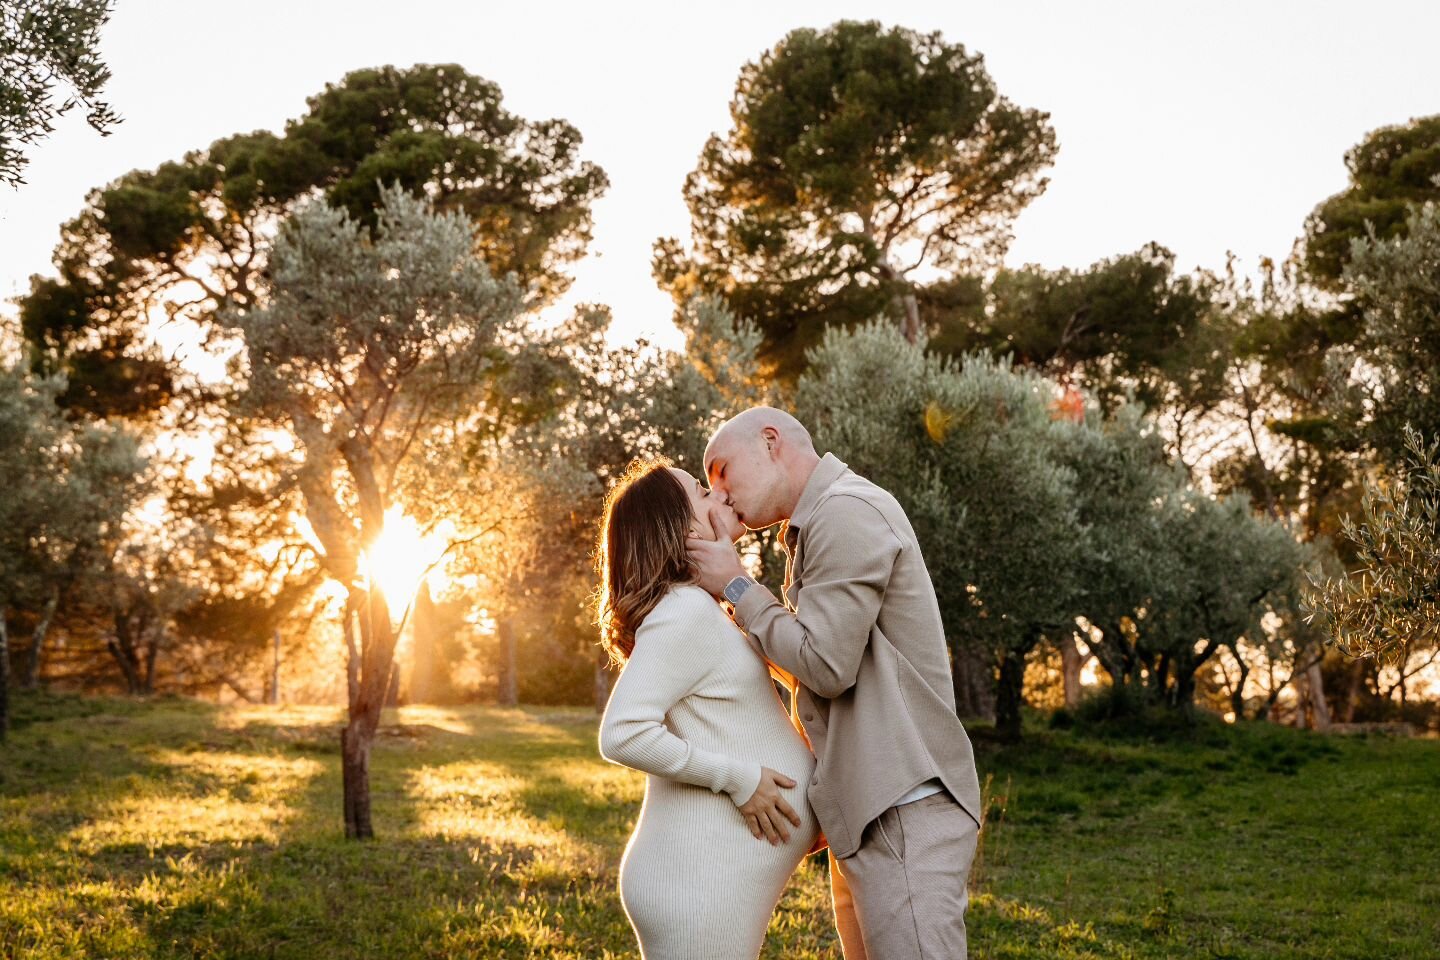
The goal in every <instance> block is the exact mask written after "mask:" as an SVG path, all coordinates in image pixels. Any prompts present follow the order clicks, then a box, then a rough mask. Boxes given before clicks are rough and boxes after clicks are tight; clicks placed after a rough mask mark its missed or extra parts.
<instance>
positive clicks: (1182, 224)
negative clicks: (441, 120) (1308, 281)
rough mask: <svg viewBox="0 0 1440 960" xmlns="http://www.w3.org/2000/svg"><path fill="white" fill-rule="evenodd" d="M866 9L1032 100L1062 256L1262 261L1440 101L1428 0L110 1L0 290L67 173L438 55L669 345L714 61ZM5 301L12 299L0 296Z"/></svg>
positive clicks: (590, 266) (1013, 255)
mask: <svg viewBox="0 0 1440 960" xmlns="http://www.w3.org/2000/svg"><path fill="white" fill-rule="evenodd" d="M841 18H855V19H869V18H878V19H881V20H882V21H883V22H885V23H886V24H902V25H905V26H908V27H911V28H914V29H918V30H927V31H928V30H936V29H938V30H941V31H942V32H943V33H944V35H945V37H946V38H947V39H948V40H950V41H952V42H960V43H963V44H965V45H966V46H967V47H969V48H971V49H974V50H979V51H980V52H982V53H984V54H985V57H986V62H987V64H988V66H989V69H990V72H991V75H992V76H993V77H994V78H995V80H996V82H997V84H998V86H999V88H1000V90H1001V92H1002V93H1003V94H1005V95H1006V96H1008V97H1010V98H1011V99H1012V100H1014V101H1015V102H1017V103H1019V104H1022V105H1024V106H1028V107H1035V108H1039V109H1042V110H1047V111H1049V112H1050V114H1051V118H1052V122H1053V124H1054V126H1055V128H1056V131H1057V135H1058V138H1059V142H1060V154H1059V158H1058V161H1057V163H1056V165H1055V167H1054V168H1053V169H1052V170H1051V173H1050V176H1051V185H1050V189H1049V191H1048V192H1047V193H1046V194H1045V196H1043V197H1042V198H1040V199H1039V200H1038V201H1036V202H1035V203H1034V204H1033V205H1032V206H1031V207H1030V208H1029V209H1028V210H1027V211H1026V212H1025V213H1024V214H1023V215H1022V216H1021V217H1020V219H1019V221H1018V223H1017V225H1016V231H1015V232H1016V242H1015V244H1014V246H1013V247H1012V249H1011V252H1010V256H1009V262H1010V263H1012V264H1021V263H1026V262H1037V263H1040V264H1043V265H1045V266H1049V267H1058V266H1072V267H1080V266H1084V265H1086V264H1089V263H1091V262H1093V261H1094V260H1097V259H1099V258H1101V257H1106V256H1110V255H1113V254H1117V253H1122V252H1127V251H1131V250H1134V249H1135V248H1137V247H1139V246H1140V245H1141V244H1143V243H1146V242H1148V241H1151V240H1156V241H1159V242H1161V243H1163V244H1165V245H1167V246H1169V247H1170V248H1171V249H1173V250H1174V251H1175V252H1176V253H1177V254H1178V256H1179V262H1180V266H1181V267H1182V269H1189V268H1192V267H1195V266H1207V267H1212V268H1215V267H1219V266H1221V265H1222V264H1223V263H1224V259H1225V254H1226V251H1227V250H1230V251H1234V252H1235V253H1236V254H1238V255H1239V256H1240V257H1241V259H1242V261H1243V262H1244V264H1245V265H1246V267H1247V268H1249V267H1250V266H1252V265H1253V263H1254V262H1255V260H1256V259H1257V258H1258V257H1259V256H1261V255H1273V256H1277V257H1283V256H1284V255H1285V254H1287V253H1288V252H1289V250H1290V247H1291V244H1292V243H1293V241H1294V239H1295V238H1296V236H1298V235H1299V233H1300V231H1301V225H1302V223H1303V221H1304V218H1305V216H1306V214H1307V213H1309V211H1310V210H1311V209H1312V208H1313V207H1314V206H1315V204H1316V203H1318V202H1319V201H1320V200H1322V199H1323V198H1324V197H1326V196H1328V195H1329V194H1331V193H1334V192H1335V191H1337V190H1339V189H1341V188H1342V187H1343V186H1344V184H1345V170H1344V166H1343V163H1342V157H1343V154H1344V152H1345V150H1346V149H1347V148H1349V147H1350V146H1352V145H1353V144H1355V143H1356V142H1358V141H1359V140H1360V139H1361V137H1363V136H1364V134H1365V133H1366V132H1367V131H1369V130H1372V129H1374V128H1375V127H1378V126H1382V125H1386V124H1391V123H1397V122H1403V121H1405V120H1407V119H1409V118H1410V117H1414V116H1423V115H1426V114H1431V113H1436V112H1440V57H1437V56H1436V55H1435V46H1434V43H1435V38H1436V37H1437V36H1440V4H1435V3H1432V2H1427V0H1413V2H1396V0H1389V2H1385V0H1376V2H1370V3H1366V4H1363V5H1361V4H1357V3H1355V2H1353V0H1349V2H1317V0H1306V2H1284V3H1282V2H1264V0H1248V2H1209V3H1203V4H1202V3H1177V2H1171V3H1156V2H1153V0H1150V2H1135V3H1132V2H1107V3H1080V2H1058V0H1057V2H1050V3H1036V2H1028V3H1026V2H1003V3H1002V2H995V0H989V2H986V3H974V2H960V0H951V2H943V3H942V2H930V3H922V2H903V0H887V2H885V3H883V4H882V3H878V2H874V0H872V2H869V3H861V2H849V0H846V2H830V3H816V2H787V3H781V2H775V0H770V2H766V3H753V2H734V3H729V4H704V5H692V4H677V3H643V4H642V3H609V4H606V3H596V2H594V0H590V2H587V3H574V2H558V0H552V2H549V3H544V4H524V3H507V4H481V3H473V2H449V3H444V2H425V0H407V2H405V3H395V2H394V0H386V2H344V3H342V2H319V0H304V2H297V0H286V2H272V0H249V2H247V3H246V4H245V5H244V6H243V9H239V8H237V7H235V5H234V4H231V3H223V4H222V3H215V2H208V0H206V2H202V0H184V2H177V0H119V4H118V10H117V11H116V14H115V16H114V18H113V20H112V21H111V23H110V24H109V26H108V28H107V30H106V32H105V34H104V39H103V44H102V49H103V53H104V57H105V60H106V62H107V63H108V64H109V66H110V68H111V70H112V71H113V74H114V78H113V80H112V81H111V83H110V84H109V86H108V88H107V91H106V92H107V95H108V99H109V100H110V101H111V102H112V103H113V105H114V106H115V108H116V109H117V110H118V111H119V112H120V113H121V114H122V115H123V116H124V117H125V122H124V123H123V124H121V125H120V126H119V127H118V128H117V129H116V132H115V133H114V134H113V135H112V136H110V137H108V138H103V139H102V138H100V137H99V136H97V135H95V134H94V133H93V132H92V131H91V130H90V129H89V127H88V126H86V124H85V123H84V120H83V118H82V117H81V116H80V115H79V114H78V113H75V114H72V115H70V116H68V117H67V118H66V119H65V120H64V121H62V123H61V125H60V127H59V129H58V130H57V132H56V133H55V134H54V135H53V136H52V137H51V138H50V139H49V140H47V141H46V142H44V143H43V144H42V145H41V146H40V147H38V148H34V149H32V150H31V151H30V157H31V160H32V162H31V165H30V167H29V168H28V170H27V171H26V177H27V179H28V180H29V183H28V184H27V185H26V186H24V187H22V188H21V189H20V190H19V191H18V192H17V191H9V190H4V191H3V192H0V298H5V299H8V298H10V297H12V296H14V295H16V294H18V293H20V292H22V291H23V290H25V289H27V282H26V281H27V278H28V276H29V275H30V274H32V273H35V272H48V271H49V270H50V269H51V268H50V263H49V257H50V251H51V249H52V247H53V245H54V242H55V240H56V238H57V228H58V226H59V224H60V223H61V222H62V221H63V220H65V219H67V218H69V217H71V216H73V215H74V214H75V213H76V211H78V210H79V208H80V206H81V203H82V201H83V199H84V196H85V193H86V191H87V190H88V189H90V188H92V187H94V186H97V185H100V184H103V183H105V182H107V181H109V180H111V179H112V178H114V177H117V176H120V175H121V174H124V173H125V172H127V171H129V170H131V169H134V168H137V167H143V168H151V167H154V166H155V165H157V164H159V163H161V162H163V161H166V160H170V159H177V158H179V157H180V156H181V155H182V154H183V153H184V152H185V151H187V150H190V149H194V148H198V147H203V146H205V145H207V144H209V143H210V142H211V141H212V140H215V139H218V138H220V137H223V136H227V135H230V134H233V133H236V132H239V131H246V130H253V129H259V128H267V129H279V128H280V127H281V126H282V124H283V123H284V121H285V120H286V119H287V118H290V117H294V116H297V115H299V114H300V113H301V112H302V111H303V110H304V100H305V97H306V96H308V95H310V94H312V93H315V92H317V91H319V90H320V89H321V88H322V87H323V86H324V84H325V83H326V82H330V81H336V80H338V79H339V78H340V77H341V76H342V75H343V74H344V73H345V72H347V71H349V70H353V69H357V68H361V67H369V66H376V65H380V64H396V65H404V66H408V65H410V64H413V63H417V62H419V63H436V62H457V63H460V64H462V65H463V66H465V67H466V68H467V69H469V70H471V71H472V72H474V73H478V74H480V75H481V76H484V77H487V78H489V79H491V80H493V81H495V82H497V83H498V84H499V85H500V87H501V89H502V90H503V91H504V93H505V96H506V104H507V106H508V107H509V109H511V110H512V111H515V112H517V113H519V114H520V115H522V116H525V117H528V118H531V119H540V118H547V117H563V118H565V119H567V120H569V121H570V122H572V123H573V124H575V125H576V126H577V127H578V128H579V130H580V132H581V133H582V134H583V135H584V137H585V153H584V155H585V156H586V157H587V158H588V159H590V160H593V161H595V162H597V163H599V164H600V165H601V166H602V167H603V168H604V169H605V170H606V171H607V172H608V173H609V175H610V179H611V182H612V186H611V189H610V191H609V193H608V194H607V195H606V196H605V197H604V199H602V200H601V201H600V202H599V203H598V204H597V205H596V207H595V239H594V243H593V244H592V246H591V254H590V256H589V257H588V258H587V259H586V260H585V261H584V262H583V263H582V264H580V265H579V267H578V268H577V269H576V271H575V275H576V283H575V286H574V288H573V289H572V291H571V294H570V295H569V297H568V300H569V302H572V303H573V302H583V301H589V302H601V303H608V304H610V305H611V306H612V307H613V308H614V311H615V317H616V330H615V335H616V339H627V340H628V339H630V338H633V337H635V336H638V335H646V336H649V337H650V338H651V339H652V340H656V341H658V342H659V343H661V344H663V345H665V346H676V345H678V341H679V337H678V335H677V334H676V332H675V330H674V328H673V326H672V325H671V322H670V313H671V306H670V301H669V299H668V297H666V296H665V295H664V294H662V293H661V292H660V291H658V290H657V289H656V287H655V285H654V282H653V280H652V279H651V277H650V266H649V264H650V251H651V244H652V243H653V242H654V240H655V239H656V238H657V237H659V236H663V235H681V236H688V218H687V215H686V211H685V207H684V203H683V202H682V199H681V194H680V189H681V185H682V182H683V180H684V178H685V175H686V174H687V173H688V172H689V171H690V170H691V169H692V168H693V167H694V164H695V159H696V156H697V154H698V152H699V150H700V147H701V145H702V144H703V143H704V141H705V139H706V137H707V136H708V135H709V134H710V133H711V132H712V131H716V130H723V129H725V128H727V127H728V124H729V116H728V113H727V106H728V104H729V100H730V95H731V92H732V89H733V86H734V82H735V77H736V74H737V72H738V70H739V68H740V66H741V64H742V63H744V62H745V61H747V60H750V59H753V58H754V57H756V56H757V55H758V54H759V53H760V52H761V51H762V50H764V49H766V48H768V47H770V46H771V45H773V44H774V43H775V42H776V41H778V40H779V39H780V38H781V37H783V36H784V35H785V33H786V32H787V31H788V30H791V29H793V28H795V27H799V26H813V27H824V26H826V25H828V24H830V23H832V22H833V21H835V20H837V19H841ZM4 310H5V312H6V313H9V312H10V311H11V308H10V307H8V306H7V307H5V308H4Z"/></svg>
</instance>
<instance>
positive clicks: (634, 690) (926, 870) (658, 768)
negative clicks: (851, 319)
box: [598, 407, 980, 960]
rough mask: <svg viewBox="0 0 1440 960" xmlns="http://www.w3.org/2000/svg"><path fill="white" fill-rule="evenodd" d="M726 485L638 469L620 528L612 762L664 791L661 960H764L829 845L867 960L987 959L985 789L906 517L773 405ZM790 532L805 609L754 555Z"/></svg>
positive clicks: (719, 457) (744, 420) (636, 858)
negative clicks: (982, 906)
mask: <svg viewBox="0 0 1440 960" xmlns="http://www.w3.org/2000/svg"><path fill="white" fill-rule="evenodd" d="M704 470H705V477H706V480H707V483H708V488H707V486H706V485H702V484H701V482H700V481H699V480H698V479H697V478H695V477H692V476H691V475H690V474H688V473H686V472H685V471H684V470H680V469H678V468H676V467H674V466H671V465H670V464H669V462H668V461H666V460H663V459H658V460H653V461H637V462H635V463H633V464H631V466H630V469H629V470H628V471H627V472H626V474H625V476H624V477H623V478H622V479H621V480H620V481H619V482H618V483H617V484H616V485H615V486H614V487H613V488H612V489H611V491H610V492H609V495H608V496H607V498H606V505H605V517H604V524H603V528H602V531H601V535H600V544H599V551H598V561H599V567H600V571H601V576H602V581H603V582H602V584H601V595H600V617H599V622H600V630H601V642H602V644H603V645H604V647H605V648H606V650H607V651H608V652H609V654H610V657H611V659H612V660H613V661H614V662H616V663H617V664H621V665H623V669H622V670H621V672H620V676H619V678H618V679H617V680H616V682H615V688H614V690H613V691H612V692H611V696H610V701H609V704H608V705H607V707H606V709H605V715H604V717H603V719H602V720H601V723H600V752H601V754H602V755H603V756H604V757H605V758H606V759H607V760H609V761H611V762H613V763H617V764H622V765H624V766H627V767H631V768H633V769H636V770H641V771H644V772H645V773H646V774H647V777H646V782H645V801H644V804H643V805H642V807H641V810H640V816H639V818H638V820H637V822H636V824H635V829H634V832H633V833H632V834H631V836H630V840H629V843H628V844H627V845H626V848H625V854H624V858H623V859H622V862H621V865H620V878H619V879H620V882H619V886H620V901H621V903H622V905H623V906H624V908H625V913H626V915H627V916H628V917H629V919H630V923H631V925H632V926H633V927H634V929H635V935H636V937H637V938H638V940H639V944H640V952H641V955H642V957H643V958H644V960H754V958H755V957H757V956H758V955H759V953H760V950H761V948H762V947H763V945H764V941H765V931H766V928H767V927H768V926H769V924H770V918H771V915H772V914H773V913H774V912H775V906H776V904H777V903H778V902H779V900H780V896H781V894H782V893H783V892H784V889H785V885H786V883H787V882H788V881H789V878H790V875H791V874H792V873H793V872H794V871H795V868H796V867H797V866H798V865H799V864H800V861H801V860H803V859H804V858H805V856H806V855H807V854H809V853H813V852H816V851H819V850H821V849H824V848H825V847H826V846H828V847H829V857H828V859H829V868H830V871H829V872H830V886H831V896H832V900H833V905H834V914H835V925H836V929H837V931H838V934H839V938H840V943H841V947H842V949H843V951H844V956H845V960H866V958H870V960H911V958H914V960H920V958H922V957H923V958H943V960H957V958H964V957H965V955H966V942H965V908H966V905H967V903H968V896H967V892H966V882H967V880H968V878H969V874H970V866H971V863H972V861H973V860H974V856H975V847H976V841H977V839H978V836H979V824H980V787H979V781H978V779H977V776H976V772H975V757H974V753H973V750H972V748H971V745H970V739H969V737H968V736H967V735H966V733H965V729H964V727H963V726H962V725H961V723H960V720H959V719H958V718H957V716H956V713H955V694H954V689H953V687H952V685H951V675H950V663H949V657H948V655H947V650H946V645H945V637H944V628H943V627H942V625H941V621H940V608H939V604H938V603H937V601H936V599H935V589H934V586H933V585H932V584H931V581H930V575H929V572H928V571H927V570H926V567H925V561H924V558H923V557H922V556H921V554H920V545H919V543H918V542H917V541H916V538H915V531H914V530H913V529H912V528H911V526H910V522H909V520H908V519H907V518H906V516H905V512H904V510H902V509H901V507H900V505H899V503H898V502H897V501H896V500H895V498H894V497H893V496H891V495H890V494H889V493H888V492H886V491H885V490H883V489H881V488H880V487H878V486H876V485H875V484H873V483H871V482H870V481H868V480H866V479H865V478H863V477H861V476H858V475H857V474H856V473H855V472H854V471H852V470H850V469H849V468H848V467H847V466H846V465H845V464H844V463H842V462H841V461H840V460H838V459H837V458H836V457H835V456H834V455H833V454H829V453H827V454H826V455H825V456H824V457H821V456H820V455H819V454H817V453H816V451H815V447H814V443H813V441H812V440H811V438H810V434H809V431H807V430H806V429H805V427H804V426H803V425H802V424H801V423H800V422H799V421H798V420H796V419H795V418H794V417H793V416H791V415H790V414H788V413H786V412H784V411H782V410H777V409H775V408H772V407H754V408H752V409H749V410H746V411H745V412H744V413H741V414H739V415H738V416H736V417H734V418H733V419H731V420H729V421H727V422H725V423H724V424H723V425H721V427H720V429H719V430H717V431H716V432H715V434H714V436H712V437H711V438H710V442H709V444H708V446H707V447H706V450H705V459H704ZM776 523H779V524H781V527H780V540H781V543H782V545H783V548H784V550H785V556H786V569H785V586H784V589H783V590H782V594H783V599H781V598H777V597H776V596H775V595H774V594H773V593H771V592H770V590H768V589H767V588H766V587H765V586H764V585H763V584H760V583H757V582H756V581H755V580H753V579H751V578H750V577H749V576H748V574H747V573H746V571H745V568H744V566H743V565H742V564H741V562H740V558H739V556H738V554H737V552H736V550H735V546H734V544H735V541H736V540H738V539H739V538H740V537H741V536H743V535H744V533H745V531H746V530H747V529H749V530H760V529H764V528H766V527H769V526H771V525H773V524H776ZM727 610H728V613H727ZM773 681H778V682H779V683H780V684H781V685H782V686H784V687H785V688H786V689H787V690H788V691H789V695H790V696H789V700H790V707H789V711H788V712H787V710H786V707H785V704H784V703H783V702H782V700H781V697H780V694H779V691H778V690H777V688H776V686H775V683H774V682H773Z"/></svg>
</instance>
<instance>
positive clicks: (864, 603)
mask: <svg viewBox="0 0 1440 960" xmlns="http://www.w3.org/2000/svg"><path fill="white" fill-rule="evenodd" d="M804 537H805V554H804V570H803V582H802V584H801V588H800V592H799V597H798V602H797V606H796V609H795V611H794V612H793V613H792V612H791V611H790V610H788V609H787V608H786V607H785V605H784V604H782V603H781V602H780V601H779V600H778V599H776V597H775V595H774V594H773V593H771V592H770V591H769V590H768V589H766V588H765V586H764V585H763V584H757V585H755V586H752V587H750V588H749V589H747V590H746V591H745V595H744V596H742V597H741V598H740V602H739V603H738V604H736V605H735V620H736V622H737V623H739V624H740V626H741V627H743V628H744V630H745V632H746V633H747V634H749V635H750V636H752V637H754V638H755V640H756V642H758V643H759V644H760V648H761V649H762V650H763V651H764V652H765V656H766V658H768V659H769V660H771V661H773V662H774V663H775V664H777V665H778V666H780V667H781V668H783V669H785V670H788V671H789V672H790V673H792V674H793V675H794V676H795V678H796V679H798V680H799V681H800V682H801V683H803V684H804V685H805V686H806V687H809V688H810V689H811V690H812V691H814V692H815V693H817V694H819V695H820V696H822V697H838V696H840V695H841V694H842V693H844V692H845V691H846V690H849V689H850V688H851V687H852V686H854V685H855V675H856V673H857V672H859V669H860V660H861V658H862V657H863V656H864V654H865V647H866V646H867V645H868V644H869V642H870V630H871V628H872V627H874V626H875V621H876V620H877V619H878V617H879V616H880V607H881V604H882V603H884V600H885V588H886V586H887V585H888V584H889V582H890V574H891V572H892V571H893V570H894V567H895V558H896V557H897V556H899V553H900V549H901V544H900V540H899V538H898V537H896V536H895V532H894V531H893V530H891V529H890V523H889V521H887V520H886V519H885V517H884V516H883V515H882V514H881V513H880V511H879V510H878V509H876V508H875V507H874V506H873V505H872V504H870V503H867V502H865V501H864V500H862V499H860V498H859V497H853V496H848V495H839V496H832V497H829V498H828V499H826V500H824V501H823V502H822V503H821V504H820V505H819V506H818V507H817V508H816V510H815V513H814V514H813V515H812V516H811V518H810V521H809V523H808V524H807V526H806V529H805V532H804Z"/></svg>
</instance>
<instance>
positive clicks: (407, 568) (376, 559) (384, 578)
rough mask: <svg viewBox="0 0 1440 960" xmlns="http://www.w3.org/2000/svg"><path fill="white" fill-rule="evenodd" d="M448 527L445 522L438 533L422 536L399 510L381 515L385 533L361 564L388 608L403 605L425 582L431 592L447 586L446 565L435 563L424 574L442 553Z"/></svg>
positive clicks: (415, 524) (406, 515)
mask: <svg viewBox="0 0 1440 960" xmlns="http://www.w3.org/2000/svg"><path fill="white" fill-rule="evenodd" d="M449 526H450V524H449V521H445V522H444V523H442V524H441V525H440V527H439V528H438V529H435V530H432V531H430V532H429V533H424V532H422V531H421V529H420V526H419V524H417V523H416V522H415V518H414V517H411V516H409V515H408V514H406V513H405V512H404V510H403V509H401V508H400V507H391V508H390V509H389V510H386V511H385V532H384V533H383V534H382V535H381V536H380V539H379V540H378V541H376V543H375V545H374V546H373V547H372V548H371V549H370V551H369V555H368V557H366V558H365V559H364V561H362V562H363V563H364V564H365V565H366V568H367V571H368V574H369V576H371V577H373V578H374V579H375V581H376V582H377V583H379V584H380V588H381V590H383V591H384V593H385V597H386V599H388V600H389V601H390V603H391V604H392V605H394V604H400V605H402V606H403V605H404V604H405V603H407V602H408V601H409V599H410V597H411V596H412V595H413V594H414V593H415V591H416V590H418V589H419V588H420V583H421V581H422V580H428V581H429V583H430V585H431V587H432V588H438V587H440V586H441V585H443V584H444V583H446V582H448V579H449V578H448V577H447V576H446V567H447V566H448V563H446V562H443V561H442V562H440V563H438V565H436V567H435V569H433V570H430V572H429V573H428V575H427V573H426V570H427V568H429V567H430V565H431V564H435V563H436V562H437V561H440V560H441V557H442V555H443V554H444V553H445V547H446V544H448V543H449V542H450V537H449V532H450V531H449V530H448V529H447V528H448V527H449Z"/></svg>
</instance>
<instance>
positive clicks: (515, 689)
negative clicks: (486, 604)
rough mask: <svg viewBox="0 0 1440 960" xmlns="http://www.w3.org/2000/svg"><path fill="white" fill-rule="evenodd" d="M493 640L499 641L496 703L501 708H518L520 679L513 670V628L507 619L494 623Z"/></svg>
mask: <svg viewBox="0 0 1440 960" xmlns="http://www.w3.org/2000/svg"><path fill="white" fill-rule="evenodd" d="M495 638H496V639H497V640H498V641H500V670H499V681H500V683H499V691H498V693H497V694H496V702H497V703H498V704H499V705H500V706H502V707H515V706H519V705H520V678H519V677H518V676H517V671H516V669H515V626H514V624H513V623H512V622H511V620H510V618H509V617H502V618H500V619H498V620H496V621H495Z"/></svg>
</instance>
